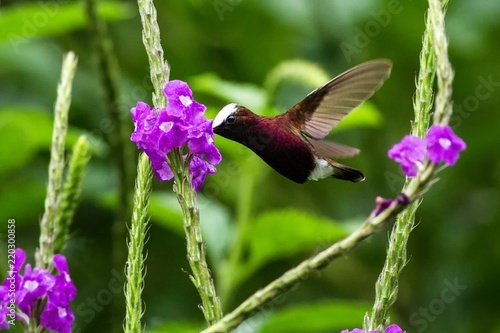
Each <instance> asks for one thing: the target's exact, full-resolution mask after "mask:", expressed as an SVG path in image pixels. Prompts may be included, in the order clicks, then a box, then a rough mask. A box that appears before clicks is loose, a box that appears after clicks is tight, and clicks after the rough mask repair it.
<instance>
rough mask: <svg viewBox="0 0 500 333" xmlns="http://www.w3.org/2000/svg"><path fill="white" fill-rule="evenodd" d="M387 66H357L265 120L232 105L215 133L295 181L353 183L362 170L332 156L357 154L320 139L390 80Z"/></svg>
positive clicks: (374, 63)
mask: <svg viewBox="0 0 500 333" xmlns="http://www.w3.org/2000/svg"><path fill="white" fill-rule="evenodd" d="M391 68H392V63H391V62H390V61H389V60H385V59H379V60H372V61H368V62H365V63H362V64H360V65H358V66H356V67H354V68H351V69H349V70H347V71H346V72H344V73H342V74H340V75H338V76H337V77H335V78H333V79H332V80H330V81H329V82H327V83H326V84H325V85H324V86H322V87H320V88H318V89H316V90H314V91H312V92H311V93H309V95H307V96H306V97H305V98H304V99H303V100H302V101H300V102H299V103H297V104H296V105H295V106H294V107H292V108H291V109H290V110H288V111H287V112H285V113H283V114H280V115H277V116H274V117H264V116H260V115H257V114H255V113H253V112H252V111H250V110H249V109H247V108H246V107H244V106H241V105H237V104H235V103H231V104H228V105H226V106H225V107H224V108H222V109H221V110H220V111H219V113H218V114H217V116H216V117H215V119H214V121H213V124H212V128H213V131H214V133H216V134H218V135H220V136H223V137H225V138H227V139H230V140H233V141H236V142H239V143H240V144H242V145H245V146H246V147H248V148H250V149H251V150H252V151H253V152H254V153H256V154H257V155H258V156H259V157H260V158H262V159H263V160H264V161H265V162H266V163H267V164H269V165H270V166H271V167H272V168H273V169H274V170H276V171H278V172H279V173H280V174H282V175H283V176H285V177H287V178H288V179H290V180H293V181H294V182H297V183H304V182H305V181H306V180H318V179H323V178H327V177H334V178H338V179H343V180H349V181H352V182H359V181H361V180H364V179H365V176H364V175H363V173H362V172H361V171H358V170H356V169H354V168H351V167H348V166H346V165H343V164H340V163H338V162H336V161H334V160H333V159H332V158H345V157H352V156H354V155H356V154H358V153H359V150H358V149H356V148H352V147H349V146H345V145H342V144H338V143H335V142H331V141H325V140H323V138H324V137H325V136H327V135H328V133H329V132H330V131H331V130H332V129H333V128H334V127H335V126H337V124H338V123H339V122H340V121H342V119H343V118H344V117H345V116H347V115H348V114H349V113H350V112H351V111H352V110H354V109H355V108H356V107H357V106H359V105H360V104H361V103H363V102H364V101H365V100H367V99H368V98H370V97H371V96H372V95H373V94H374V93H375V92H376V91H377V90H378V89H379V88H380V87H381V86H382V84H383V82H384V80H385V79H386V78H387V77H388V76H389V74H390V72H391Z"/></svg>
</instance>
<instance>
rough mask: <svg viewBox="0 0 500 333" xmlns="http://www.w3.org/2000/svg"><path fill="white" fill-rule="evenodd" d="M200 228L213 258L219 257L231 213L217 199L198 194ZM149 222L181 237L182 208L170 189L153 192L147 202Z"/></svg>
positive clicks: (217, 259) (182, 234)
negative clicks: (149, 202) (149, 200)
mask: <svg viewBox="0 0 500 333" xmlns="http://www.w3.org/2000/svg"><path fill="white" fill-rule="evenodd" d="M198 207H199V209H200V221H201V229H202V232H203V239H204V241H205V242H206V244H207V251H208V253H209V254H210V256H211V257H212V258H213V259H215V262H217V263H219V262H221V261H222V258H223V255H224V253H225V250H226V248H227V245H228V243H229V241H230V239H231V233H232V229H231V224H230V221H231V216H230V213H229V210H228V209H227V208H226V207H225V206H223V205H221V204H220V203H218V202H216V201H214V200H212V199H210V198H207V197H206V196H203V195H202V194H199V195H198ZM149 213H150V215H151V222H152V223H155V224H157V225H159V226H162V227H164V228H167V229H169V230H171V231H173V232H175V233H176V234H178V235H179V236H180V237H185V235H184V229H183V226H182V211H181V208H180V206H179V203H178V202H177V198H176V196H175V194H174V193H173V192H170V193H169V192H154V193H153V194H152V195H151V204H150V206H149Z"/></svg>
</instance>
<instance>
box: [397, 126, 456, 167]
mask: <svg viewBox="0 0 500 333" xmlns="http://www.w3.org/2000/svg"><path fill="white" fill-rule="evenodd" d="M465 148H466V145H465V142H464V141H463V140H462V139H461V138H459V137H458V136H456V135H455V133H453V130H452V129H451V127H450V126H440V125H432V126H431V128H430V129H429V131H428V132H427V136H426V137H425V140H424V139H421V138H419V137H418V136H414V135H406V136H405V137H404V138H403V140H401V142H399V143H397V144H395V145H394V146H392V148H391V149H390V150H389V153H388V155H389V158H391V159H393V160H395V161H396V162H397V163H399V164H401V168H402V169H403V172H404V173H405V175H406V176H408V177H414V176H416V175H417V172H418V170H419V169H420V168H422V167H423V161H424V159H425V157H427V158H428V159H429V161H431V162H433V163H440V162H443V161H444V162H445V163H446V164H447V165H449V166H452V165H454V164H455V163H456V161H457V160H458V157H459V154H460V152H461V151H463V150H465Z"/></svg>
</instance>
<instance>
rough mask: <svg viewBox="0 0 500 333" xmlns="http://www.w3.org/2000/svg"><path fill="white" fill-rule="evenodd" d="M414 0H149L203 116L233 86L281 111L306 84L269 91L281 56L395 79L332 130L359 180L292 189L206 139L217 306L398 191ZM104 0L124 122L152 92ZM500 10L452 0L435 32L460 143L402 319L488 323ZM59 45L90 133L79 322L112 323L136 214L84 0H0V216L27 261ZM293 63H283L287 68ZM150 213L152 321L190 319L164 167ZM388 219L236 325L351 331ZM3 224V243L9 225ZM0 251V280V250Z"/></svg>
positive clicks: (433, 203) (130, 22) (436, 194)
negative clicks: (214, 153)
mask: <svg viewBox="0 0 500 333" xmlns="http://www.w3.org/2000/svg"><path fill="white" fill-rule="evenodd" d="M426 5H427V3H426V2H425V1H409V0H389V1H376V0H372V1H370V0H352V1H338V0H328V1H306V0H294V1H264V0H236V1H230V0H215V1H202V0H189V1H176V2H174V1H168V2H167V1H157V3H156V6H157V8H158V20H159V26H160V29H161V34H162V45H163V48H164V50H165V57H166V59H167V60H168V61H169V63H170V65H171V79H181V80H184V81H187V82H188V83H189V84H190V85H191V86H192V88H193V90H194V97H195V99H197V100H198V101H199V102H201V103H203V104H205V105H207V107H208V110H207V116H208V117H214V116H215V114H216V112H217V111H218V110H219V109H220V108H221V107H222V106H223V105H225V104H226V103H227V102H228V98H229V97H231V96H234V98H235V99H236V100H234V101H235V102H239V103H242V104H243V103H244V102H245V103H247V104H249V105H248V106H256V107H258V106H259V105H260V104H261V102H262V96H267V99H266V103H267V104H266V105H267V106H268V107H267V109H269V106H270V105H272V106H273V110H278V111H280V112H283V111H285V110H286V109H287V107H291V106H292V105H293V104H294V103H295V102H297V101H299V100H300V99H301V98H302V97H303V96H305V94H306V93H307V92H308V91H310V90H312V89H313V88H314V87H313V86H312V85H311V83H310V82H309V83H306V84H303V83H301V82H303V81H304V80H302V81H301V80H300V78H299V79H298V80H296V81H294V80H289V81H288V80H282V82H281V83H280V84H279V86H278V88H279V89H278V88H277V89H276V90H275V91H274V92H273V94H272V95H269V96H268V95H266V94H269V92H268V91H267V92H266V87H269V86H268V85H267V83H268V82H269V80H270V77H271V76H272V74H273V73H276V71H274V70H275V69H276V68H277V67H278V66H280V65H283V63H287V62H288V65H290V62H289V61H291V60H301V61H303V62H307V63H311V64H315V66H317V67H307V66H309V65H307V66H306V69H307V68H316V69H317V68H321V69H322V70H324V72H325V73H327V74H328V77H333V76H335V75H337V74H339V73H340V72H342V71H344V70H346V69H348V68H349V67H352V66H354V65H356V64H358V63H361V62H363V61H366V60H370V59H374V58H388V59H391V60H392V61H393V63H394V67H393V71H392V75H391V77H390V79H389V80H388V81H387V82H386V83H385V85H384V87H383V88H382V89H381V90H380V91H379V92H378V93H377V94H375V96H374V97H373V98H372V99H371V102H372V104H371V108H372V112H371V113H369V114H370V115H371V118H370V119H368V120H366V119H365V121H363V120H361V121H359V122H358V123H357V124H353V125H352V126H350V128H348V127H349V126H347V127H346V128H345V129H344V130H342V131H338V133H334V134H333V135H332V137H333V138H334V139H335V140H338V141H340V142H343V143H346V144H349V145H352V146H355V147H359V148H360V149H361V150H362V154H360V155H359V156H358V157H356V158H353V159H351V160H348V161H346V163H347V164H349V165H351V166H354V167H357V168H359V169H361V170H363V171H364V172H365V173H366V175H367V179H366V180H365V181H364V182H362V183H359V184H352V183H347V182H341V181H337V180H323V181H320V182H310V183H307V184H305V185H298V184H295V183H293V182H290V181H288V180H286V179H284V178H283V177H281V176H280V175H279V174H277V173H276V172H274V171H273V170H271V169H270V168H269V167H268V166H267V165H265V164H264V163H263V162H262V161H260V160H259V159H258V158H254V157H253V156H252V154H250V153H249V152H248V151H246V150H245V149H242V148H240V147H239V146H238V145H236V144H232V143H230V142H228V141H227V140H224V139H222V138H217V139H216V143H217V145H219V146H220V147H221V150H222V153H223V156H224V160H223V162H222V163H221V165H220V166H219V168H218V169H219V173H218V174H217V175H215V176H211V177H209V179H208V180H207V183H206V185H205V188H204V189H203V190H202V191H201V192H200V205H201V210H202V223H203V228H204V233H205V237H206V240H207V243H208V245H207V246H208V251H209V260H210V265H211V269H212V271H213V272H214V275H215V278H216V284H217V287H218V289H219V290H220V292H221V294H222V295H221V296H222V297H223V303H224V308H225V311H226V312H227V311H229V310H231V309H233V308H234V307H235V306H236V305H238V304H239V302H241V301H242V300H244V299H245V298H246V297H247V296H249V295H250V294H251V293H253V292H254V291H255V290H257V289H259V288H261V287H263V286H265V285H266V284H267V283H268V282H270V281H272V279H274V278H276V277H278V276H279V275H280V274H281V273H282V272H284V271H285V270H286V269H288V268H291V267H293V266H294V265H296V264H298V263H299V262H300V261H301V260H302V259H304V258H306V257H308V256H310V255H312V254H313V253H315V252H317V251H319V250H320V249H322V248H324V247H325V246H327V245H328V244H329V243H330V242H332V241H333V240H334V239H337V238H339V237H342V236H343V235H345V233H346V232H348V231H349V230H352V229H354V228H355V227H356V226H357V225H359V224H360V223H361V221H362V220H363V218H364V217H366V216H367V215H368V214H369V213H370V211H371V210H372V209H373V207H374V199H375V197H376V196H377V195H381V196H384V197H395V196H396V195H397V194H398V191H399V190H400V188H401V186H402V183H403V180H404V178H403V176H402V173H401V171H400V170H399V168H398V166H397V165H396V164H395V163H394V162H392V161H390V160H389V159H388V158H387V157H386V152H387V150H388V149H389V148H390V147H391V145H392V144H393V143H395V142H397V141H399V140H400V138H401V137H402V136H403V135H405V134H407V133H408V132H409V128H410V123H411V120H412V119H413V111H412V110H413V104H412V99H413V94H414V91H415V75H416V73H417V72H418V67H419V62H418V60H419V52H420V49H421V39H422V33H423V30H424V21H425V20H424V14H425V10H426ZM99 7H100V9H101V10H100V17H101V18H102V19H103V20H105V21H106V25H107V27H108V29H109V35H110V38H111V40H112V43H113V46H114V51H115V55H116V59H117V64H118V68H119V72H120V81H119V89H120V95H119V103H118V106H119V108H120V111H121V115H122V119H123V121H124V123H125V124H126V125H127V131H129V132H130V131H131V130H132V125H131V122H130V119H129V113H128V112H129V110H130V108H132V107H133V106H134V105H135V103H136V102H137V101H139V100H141V101H145V102H148V103H150V102H151V91H152V87H151V84H150V83H149V70H148V61H147V57H146V53H145V51H144V48H143V44H142V40H141V24H140V18H139V15H138V11H137V4H136V3H135V2H133V1H119V2H118V1H116V2H99ZM499 17H500V2H499V1H497V0H478V1H467V0H451V1H450V4H449V9H448V13H447V16H446V27H447V32H448V37H449V41H450V45H449V53H450V59H451V62H452V64H453V67H454V68H455V81H454V90H453V98H454V103H455V110H456V112H457V113H456V116H455V117H454V118H453V119H452V122H451V125H452V126H453V127H454V130H455V132H456V133H457V134H458V135H459V136H460V137H462V138H463V139H464V140H465V141H466V143H467V150H466V151H465V152H463V153H462V156H461V158H460V160H459V161H458V163H457V164H456V165H455V166H454V167H452V168H448V169H446V170H444V171H443V172H441V173H440V174H439V181H438V182H437V183H436V184H435V185H434V186H433V187H432V188H431V190H430V191H429V192H428V193H426V195H425V199H424V201H423V203H422V205H421V207H420V208H419V210H418V212H417V226H416V228H415V230H414V231H413V233H412V236H411V238H410V241H409V244H408V257H409V262H408V265H407V267H406V268H405V270H404V271H403V274H402V277H401V281H400V291H399V297H398V300H397V302H396V304H395V306H394V307H393V311H392V317H391V318H392V321H393V322H397V323H399V324H400V326H401V327H403V328H404V329H406V331H407V332H429V333H431V332H461V333H468V332H480V331H489V332H500V319H499V316H498V313H499V312H500V306H499V305H498V299H499V298H500V287H499V284H498V278H499V276H500V263H499V259H500V242H499V241H498V237H499V235H500V223H499V222H500V208H499V207H500V205H499V203H500V187H499V185H500V159H499V157H500V154H499V152H498V147H500V135H499V134H498V133H499V132H498V127H499V126H500V115H499V111H498V104H499V103H500V99H499V97H498V96H499V94H498V92H499V90H500V61H499V51H500V44H499V43H498V35H499V33H500V20H499ZM69 50H73V51H74V52H75V53H76V54H77V55H78V58H79V63H78V70H77V74H76V78H75V81H74V85H73V100H72V106H71V111H70V119H69V121H70V135H69V138H68V149H69V148H70V145H71V143H72V142H74V140H75V137H76V136H77V135H78V134H81V133H87V134H88V135H89V137H91V138H92V142H93V150H94V154H93V157H92V160H91V162H90V165H89V168H88V170H87V174H86V179H85V183H84V188H83V194H82V201H81V204H80V207H79V209H78V211H77V214H76V216H75V221H74V223H73V225H72V227H71V240H70V242H69V244H68V245H67V248H66V251H65V254H66V256H67V257H68V260H69V265H70V269H71V272H72V277H73V279H74V281H75V283H76V285H77V288H78V296H77V298H76V300H75V301H74V302H73V310H74V312H75V314H76V317H77V321H76V329H75V332H111V331H115V332H117V331H120V330H121V325H122V321H123V313H124V310H123V296H122V292H121V287H120V284H121V283H122V282H123V273H122V271H123V266H124V262H123V258H124V251H125V250H126V247H125V244H126V243H125V233H124V225H125V223H126V222H128V221H129V219H130V218H129V216H130V215H129V214H128V215H127V214H125V217H124V218H122V219H121V220H119V221H117V216H118V215H119V214H117V210H118V209H119V204H118V201H119V199H118V198H119V197H120V195H119V185H118V174H117V167H116V164H114V163H113V156H114V154H116V151H113V150H112V149H110V148H109V146H108V145H107V144H106V140H105V139H104V138H105V137H106V135H107V134H109V133H110V132H111V131H113V130H114V128H115V127H114V124H113V123H112V122H110V120H109V114H108V112H107V110H106V103H105V102H104V96H105V90H104V87H103V84H102V81H101V79H100V70H99V64H98V60H97V59H98V58H97V55H96V52H95V51H96V47H95V39H94V34H93V33H92V29H91V27H90V25H89V21H88V19H87V17H86V15H85V10H84V6H83V3H82V2H75V1H55V0H54V1H6V0H4V1H2V3H1V4H0V85H1V86H0V87H1V88H0V138H1V142H2V143H1V144H0V182H1V184H2V185H1V186H0V217H1V220H2V221H3V222H2V223H1V225H2V226H6V221H7V219H8V218H14V219H15V220H16V226H17V228H16V231H17V232H16V235H17V238H16V240H17V244H18V245H19V246H21V247H23V248H24V249H26V250H27V252H28V254H29V256H28V258H29V261H30V262H34V259H33V253H34V250H35V247H36V246H37V242H38V235H39V227H38V223H39V220H40V217H41V216H42V214H43V201H44V196H45V187H46V182H47V165H48V161H49V146H50V138H51V119H52V110H53V104H54V101H55V97H56V87H57V82H58V79H59V75H60V65H61V60H62V55H63V53H65V52H67V51H69ZM289 67H290V68H292V71H293V68H294V66H293V63H292V66H289ZM297 67H298V66H297ZM299 72H300V71H299ZM303 72H304V71H302V72H300V73H303ZM305 72H306V73H307V72H314V71H313V70H312V69H311V70H310V71H309V70H306V71H305ZM300 73H299V74H300ZM301 75H302V74H301ZM298 76H300V75H298ZM306 76H307V75H306ZM266 82H267V83H266ZM264 109H265V108H264ZM254 111H256V112H264V111H262V110H259V109H255V110H254ZM358 120H359V119H358ZM126 145H127V147H128V148H130V152H131V153H132V157H130V158H129V160H130V165H128V166H127V167H128V168H129V170H131V171H133V170H134V168H135V164H136V160H137V159H136V157H137V153H138V152H137V151H136V149H135V146H134V145H133V143H131V142H128V141H127V142H126ZM134 175H135V173H134V174H133V175H132V181H133V176H134ZM130 189H131V187H130ZM150 222H151V228H150V229H149V235H148V238H149V241H148V243H147V251H148V259H147V275H146V285H145V289H144V302H145V304H146V312H145V315H144V323H145V326H146V330H147V331H149V332H196V331H199V329H200V328H201V327H203V317H202V314H201V311H200V310H199V309H198V304H199V303H200V300H199V297H198V295H197V294H196V291H195V289H194V288H193V285H192V284H191V282H190V280H189V278H188V274H187V271H189V266H188V263H187V261H186V255H185V241H184V238H183V234H182V229H181V218H180V213H179V210H178V208H177V205H176V202H175V199H174V197H173V196H172V183H171V182H165V183H159V182H158V181H157V180H156V179H155V180H154V194H153V197H152V206H151V220H150ZM242 225H244V226H245V229H244V230H243V231H242V229H241V226H242ZM388 232H389V229H387V230H384V231H382V232H380V233H379V234H377V235H375V236H373V237H371V238H369V239H367V240H366V241H365V242H363V243H362V244H361V245H360V246H358V247H357V248H356V249H355V250H354V251H352V252H350V253H347V254H346V255H345V256H343V257H342V258H340V259H338V260H336V261H335V262H334V263H332V264H331V265H330V266H329V267H327V268H326V269H324V270H323V271H321V272H320V273H318V274H315V275H314V276H310V277H309V278H308V279H307V280H304V281H302V282H301V283H300V284H299V286H298V287H296V288H294V289H293V291H291V292H288V293H287V294H286V295H285V296H283V297H282V298H280V299H279V301H276V302H273V303H272V304H268V305H266V307H265V308H264V310H263V311H260V312H258V313H257V315H256V317H254V319H252V320H250V321H248V322H246V323H245V324H244V325H243V326H242V327H241V328H240V329H239V330H238V332H339V331H340V330H341V329H343V328H353V327H355V326H358V327H360V326H361V322H362V319H363V314H364V313H365V312H367V311H370V309H371V306H372V302H373V296H374V284H375V281H376V279H377V276H378V274H379V272H380V270H381V267H382V265H383V262H384V258H385V250H386V246H387V236H388ZM0 235H1V238H0V244H2V245H1V251H2V253H4V252H5V240H6V236H5V235H6V228H4V227H2V228H1V229H0ZM235 253H237V254H235ZM0 263H1V266H0V267H1V268H2V270H1V272H0V276H1V277H4V275H5V272H6V271H7V269H6V266H5V264H6V255H2V256H1V257H0ZM16 328H17V329H20V327H19V325H17V327H16ZM12 331H15V329H13V330H12Z"/></svg>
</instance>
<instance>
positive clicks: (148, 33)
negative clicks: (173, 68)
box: [137, 0, 170, 108]
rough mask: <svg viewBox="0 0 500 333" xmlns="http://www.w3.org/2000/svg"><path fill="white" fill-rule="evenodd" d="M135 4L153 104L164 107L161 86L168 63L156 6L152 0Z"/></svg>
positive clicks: (164, 100) (165, 77)
mask: <svg viewBox="0 0 500 333" xmlns="http://www.w3.org/2000/svg"><path fill="white" fill-rule="evenodd" d="M137 4H138V5H139V13H140V15H141V23H142V42H143V43H144V47H145V48H146V53H147V54H148V59H149V69H150V74H151V82H152V83H153V87H154V92H153V105H154V106H155V107H157V108H164V107H165V106H166V105H167V97H166V96H165V94H163V88H164V87H165V85H166V84H167V82H168V77H169V75H170V65H169V64H168V62H167V61H165V60H163V48H162V47H161V42H160V28H159V27H158V21H157V18H156V8H155V6H154V3H153V0H137Z"/></svg>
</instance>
